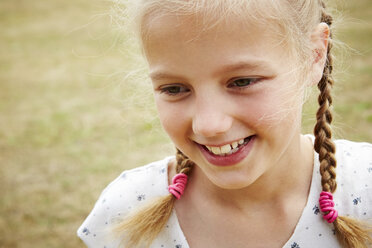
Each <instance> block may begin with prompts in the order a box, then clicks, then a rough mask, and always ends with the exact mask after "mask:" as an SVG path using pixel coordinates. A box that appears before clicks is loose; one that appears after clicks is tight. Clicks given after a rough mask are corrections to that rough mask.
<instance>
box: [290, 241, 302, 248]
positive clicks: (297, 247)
mask: <svg viewBox="0 0 372 248" xmlns="http://www.w3.org/2000/svg"><path fill="white" fill-rule="evenodd" d="M291 248H300V246H299V245H298V244H297V243H296V242H294V243H293V244H292V245H291Z"/></svg>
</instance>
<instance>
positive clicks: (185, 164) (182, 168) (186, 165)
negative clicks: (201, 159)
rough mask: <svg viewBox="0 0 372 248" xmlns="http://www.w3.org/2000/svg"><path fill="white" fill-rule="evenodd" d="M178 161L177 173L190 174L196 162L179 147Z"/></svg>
mask: <svg viewBox="0 0 372 248" xmlns="http://www.w3.org/2000/svg"><path fill="white" fill-rule="evenodd" d="M176 161H177V167H176V172H177V173H184V174H186V175H188V176H189V175H190V172H191V170H192V168H193V167H194V162H192V161H191V160H190V159H189V158H188V157H187V156H186V155H185V154H183V153H182V152H181V151H180V150H179V149H177V153H176Z"/></svg>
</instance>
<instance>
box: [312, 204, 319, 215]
mask: <svg viewBox="0 0 372 248" xmlns="http://www.w3.org/2000/svg"><path fill="white" fill-rule="evenodd" d="M313 211H314V214H315V215H318V214H319V212H320V210H319V207H318V206H317V205H315V206H314V207H313Z"/></svg>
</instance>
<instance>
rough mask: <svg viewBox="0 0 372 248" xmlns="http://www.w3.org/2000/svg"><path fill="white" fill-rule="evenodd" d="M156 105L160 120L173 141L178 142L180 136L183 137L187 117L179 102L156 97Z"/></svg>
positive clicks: (185, 130)
mask: <svg viewBox="0 0 372 248" xmlns="http://www.w3.org/2000/svg"><path fill="white" fill-rule="evenodd" d="M156 105H157V109H158V113H159V119H160V122H161V124H162V126H163V128H164V130H165V132H166V133H167V134H168V135H169V137H170V138H171V139H172V141H173V142H174V143H176V144H177V143H178V142H177V140H179V139H180V138H182V139H184V138H183V137H184V136H183V135H182V134H185V133H186V132H187V125H188V118H187V117H186V116H187V115H186V114H185V112H184V111H182V109H184V108H183V107H182V106H181V104H179V103H168V102H164V101H162V100H160V99H156Z"/></svg>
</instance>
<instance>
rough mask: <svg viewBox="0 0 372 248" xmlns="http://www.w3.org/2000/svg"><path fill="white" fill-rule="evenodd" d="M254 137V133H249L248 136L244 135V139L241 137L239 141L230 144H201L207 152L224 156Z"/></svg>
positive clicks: (234, 151)
mask: <svg viewBox="0 0 372 248" xmlns="http://www.w3.org/2000/svg"><path fill="white" fill-rule="evenodd" d="M253 137H254V135H251V136H249V137H246V138H244V139H241V140H239V141H234V142H232V143H231V144H226V145H223V146H206V145H201V146H202V147H203V148H204V149H205V150H206V151H208V152H209V153H211V154H213V155H215V156H220V157H226V156H229V155H232V154H234V153H237V152H238V151H239V150H240V149H241V148H242V147H244V146H245V145H246V144H248V143H249V141H250V140H251V139H252V138H253Z"/></svg>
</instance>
